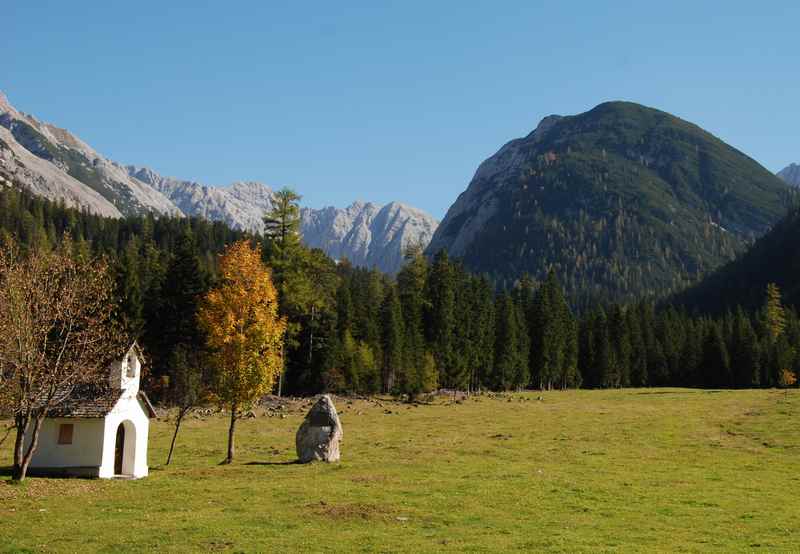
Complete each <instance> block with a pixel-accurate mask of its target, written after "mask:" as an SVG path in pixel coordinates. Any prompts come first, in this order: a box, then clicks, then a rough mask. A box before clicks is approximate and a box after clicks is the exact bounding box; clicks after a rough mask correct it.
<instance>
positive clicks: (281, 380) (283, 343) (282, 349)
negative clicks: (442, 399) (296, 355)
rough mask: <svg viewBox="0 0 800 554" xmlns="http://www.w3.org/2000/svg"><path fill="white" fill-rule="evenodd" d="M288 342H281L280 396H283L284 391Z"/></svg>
mask: <svg viewBox="0 0 800 554" xmlns="http://www.w3.org/2000/svg"><path fill="white" fill-rule="evenodd" d="M285 355H286V344H285V341H284V342H281V372H280V373H278V398H280V397H281V395H282V393H283V370H284V368H285V366H286V361H285V360H286V357H285Z"/></svg>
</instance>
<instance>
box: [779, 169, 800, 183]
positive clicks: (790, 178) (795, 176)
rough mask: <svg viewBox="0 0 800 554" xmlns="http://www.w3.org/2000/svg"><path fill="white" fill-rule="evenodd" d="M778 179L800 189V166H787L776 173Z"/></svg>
mask: <svg viewBox="0 0 800 554" xmlns="http://www.w3.org/2000/svg"><path fill="white" fill-rule="evenodd" d="M778 177H780V178H781V179H783V180H784V181H786V182H787V183H789V184H790V185H792V186H795V187H800V164H789V165H788V166H786V167H784V168H783V169H782V170H780V171H779V172H778Z"/></svg>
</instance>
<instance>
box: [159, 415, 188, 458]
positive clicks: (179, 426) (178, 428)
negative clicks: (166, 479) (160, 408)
mask: <svg viewBox="0 0 800 554" xmlns="http://www.w3.org/2000/svg"><path fill="white" fill-rule="evenodd" d="M187 413H189V408H180V409H179V411H178V419H177V420H175V433H174V434H173V435H172V443H171V444H170V445H169V454H168V455H167V463H166V464H164V465H167V466H168V465H169V463H170V462H171V461H172V451H173V450H174V449H175V439H177V438H178V431H179V430H180V428H181V421H183V416H185V415H186V414H187Z"/></svg>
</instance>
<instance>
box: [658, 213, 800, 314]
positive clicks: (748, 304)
mask: <svg viewBox="0 0 800 554" xmlns="http://www.w3.org/2000/svg"><path fill="white" fill-rule="evenodd" d="M799 238H800V208H794V209H793V210H792V211H791V212H790V213H789V214H788V215H787V216H786V217H785V218H784V219H782V220H781V221H780V222H779V223H778V224H777V225H775V227H774V228H773V229H771V230H770V231H769V233H767V234H766V235H764V236H763V237H761V238H760V239H759V240H758V241H756V243H755V244H754V245H753V246H752V247H751V248H750V249H748V250H747V252H745V253H743V254H742V255H741V256H739V257H738V258H737V259H736V260H734V261H732V262H730V263H728V264H726V265H725V266H723V267H722V268H720V269H719V270H717V271H715V272H713V273H712V274H711V275H709V276H708V277H707V278H706V279H704V280H703V281H701V282H700V283H698V284H697V285H695V286H693V287H691V288H689V289H687V290H685V291H682V292H680V293H678V294H677V295H675V297H674V298H673V299H672V302H674V303H675V304H676V305H679V306H684V307H685V308H686V309H690V310H694V311H699V312H703V313H715V314H718V313H722V312H723V311H725V310H731V309H734V308H735V307H736V306H737V305H741V306H744V307H745V308H748V309H752V308H755V307H757V306H759V304H760V303H761V302H762V300H763V293H764V289H765V288H766V286H767V284H768V283H776V284H777V285H778V286H779V287H780V288H781V289H782V290H783V291H784V298H785V301H786V303H787V304H790V305H792V306H794V307H795V308H797V307H798V306H800V240H798V239H799Z"/></svg>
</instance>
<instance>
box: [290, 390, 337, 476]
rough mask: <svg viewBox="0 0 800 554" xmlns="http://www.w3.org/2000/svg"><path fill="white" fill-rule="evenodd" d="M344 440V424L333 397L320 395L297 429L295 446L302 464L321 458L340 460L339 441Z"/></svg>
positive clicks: (327, 460) (329, 460)
mask: <svg viewBox="0 0 800 554" xmlns="http://www.w3.org/2000/svg"><path fill="white" fill-rule="evenodd" d="M340 440H342V424H341V423H340V422H339V414H337V413H336V408H335V407H334V406H333V401H332V400H331V397H330V396H328V395H327V394H324V395H322V396H320V398H319V400H317V402H316V403H315V404H314V405H313V406H312V407H311V409H310V410H309V411H308V414H306V418H305V419H304V420H303V423H302V425H300V428H299V429H298V430H297V435H296V437H295V447H296V448H297V457H298V458H299V460H300V463H301V464H305V463H308V462H313V461H314V460H321V461H324V462H338V461H339V441H340Z"/></svg>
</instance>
